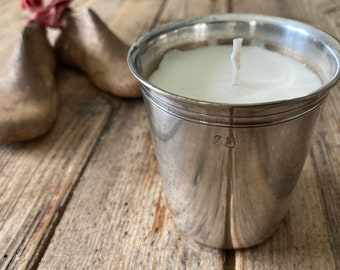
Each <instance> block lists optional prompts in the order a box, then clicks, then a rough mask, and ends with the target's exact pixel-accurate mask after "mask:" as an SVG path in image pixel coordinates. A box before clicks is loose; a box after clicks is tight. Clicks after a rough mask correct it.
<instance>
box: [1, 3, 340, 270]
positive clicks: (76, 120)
mask: <svg viewBox="0 0 340 270" xmlns="http://www.w3.org/2000/svg"><path fill="white" fill-rule="evenodd" d="M0 6H1V13H2V15H1V16H0V25H1V26H0V48H1V49H0V61H1V62H2V60H3V59H5V57H7V55H8V53H9V52H10V50H11V48H12V47H13V45H14V44H15V42H16V39H17V36H18V34H19V31H20V28H21V27H22V25H23V24H24V21H25V18H26V14H25V13H23V12H21V11H20V10H19V3H16V1H4V0H1V1H0ZM73 7H74V8H75V9H80V8H84V7H92V8H93V9H94V10H96V11H97V12H98V14H99V15H100V16H101V17H102V18H103V19H104V21H105V22H106V23H107V24H108V25H109V27H110V28H111V29H112V30H113V31H114V32H115V33H116V34H117V35H118V36H119V37H120V38H121V39H122V40H124V41H125V42H127V43H128V44H131V43H132V42H133V41H134V40H135V39H136V38H137V37H138V36H139V35H141V34H142V33H143V32H145V31H148V30H149V29H151V28H152V27H154V26H156V25H158V24H161V23H165V22H168V21H171V20H175V19H181V18H185V17H188V16H196V15H202V14H208V13H225V12H240V13H241V12H247V13H263V14H270V15H276V16H285V17H289V18H293V19H298V20H301V21H304V22H307V23H309V24H312V25H315V26H317V27H319V28H321V29H323V30H326V31H327V32H329V33H331V34H332V35H334V36H335V37H337V38H338V39H339V38H340V30H339V29H340V19H339V18H340V3H339V1H336V0H334V1H331V0H328V1H326V0H313V1H309V0H301V1H294V0H285V1H281V0H276V1H268V0H254V1H246V0H237V1H236V0H232V1H227V0H214V1H208V0H195V1H194V0H190V1H183V0H156V1H155V0H115V1H106V0H87V1H80V0H79V1H75V2H74V4H73ZM57 78H58V91H59V92H60V114H59V118H58V121H57V123H56V126H55V127H54V128H53V130H51V132H49V133H48V134H47V135H46V136H43V137H41V138H39V139H37V140H34V141H32V142H28V143H21V144H0V269H25V268H32V269H35V268H39V269H340V87H339V86H338V87H337V88H336V89H334V90H333V91H332V93H331V94H330V97H329V98H328V100H327V102H326V104H325V107H324V112H323V114H322V116H321V119H320V121H319V125H318V129H317V131H316V134H315V137H314V140H313V146H312V149H311V152H310V155H309V156H308V158H307V161H306V164H305V166H304V169H303V172H302V174H301V178H300V180H299V183H298V185H297V188H296V192H295V194H294V197H293V201H292V205H291V208H290V211H289V213H288V215H287V217H286V219H285V220H284V222H283V223H282V224H281V226H280V228H279V230H278V231H277V232H276V233H275V234H274V235H273V237H272V238H271V239H269V240H268V241H266V242H265V243H263V244H261V245H259V246H257V247H253V248H249V249H246V250H239V251H220V250H216V249H211V248H208V247H203V246H201V245H198V244H197V243H195V242H193V241H191V240H188V239H186V238H185V237H184V236H182V235H181V234H180V233H179V232H177V231H176V229H175V227H174V224H173V222H172V219H171V215H170V213H169V212H168V210H167V208H166V205H165V202H164V198H163V194H162V189H161V185H160V175H159V173H158V167H157V163H156V160H155V156H154V150H153V146H152V143H151V138H150V135H149V131H148V125H147V121H146V115H145V111H144V107H143V103H142V101H141V100H121V99H118V98H115V97H113V96H109V95H106V94H104V93H103V92H100V91H98V89H96V88H95V87H93V86H92V84H91V83H90V82H89V80H88V79H87V78H86V77H85V76H84V75H82V74H81V73H79V72H77V71H72V70H68V69H66V68H60V69H59V71H58V75H57Z"/></svg>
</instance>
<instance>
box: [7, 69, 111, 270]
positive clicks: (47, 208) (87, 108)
mask: <svg viewBox="0 0 340 270" xmlns="http://www.w3.org/2000/svg"><path fill="white" fill-rule="evenodd" d="M58 78H59V87H58V89H59V90H60V113H59V118H58V121H57V123H56V125H55V127H54V128H53V130H51V132H49V133H48V134H47V135H46V136H43V137H41V138H39V139H37V140H34V141H31V142H26V143H20V144H19V143H17V144H1V145H0V160H1V166H0V171H1V174H0V183H1V192H0V193H1V194H0V220H1V221H0V268H6V267H8V269H20V268H25V267H26V266H27V264H28V263H29V260H30V258H31V257H32V256H33V254H34V252H35V251H36V249H37V246H38V244H39V242H40V241H41V239H42V237H43V234H44V232H45V230H46V228H47V227H48V225H49V223H50V222H51V220H52V218H53V216H54V214H55V212H56V211H57V210H58V207H59V205H60V203H61V201H62V200H63V198H64V197H65V194H67V192H68V191H69V190H70V189H71V188H72V186H73V185H74V184H75V182H76V179H77V176H78V174H79V172H80V171H81V170H82V168H83V166H84V164H85V163H86V161H87V159H88V156H89V155H90V153H91V149H92V148H93V145H94V144H95V142H96V141H97V138H98V136H99V134H100V132H101V130H102V129H103V127H104V125H105V123H106V121H107V118H108V116H109V114H110V112H111V105H110V104H108V102H107V101H105V100H104V99H103V98H102V97H101V96H100V95H99V94H98V93H97V92H96V89H95V88H94V87H93V86H92V84H91V83H90V82H89V80H88V79H87V78H86V77H85V76H84V75H82V74H80V73H76V72H71V71H68V70H62V71H60V73H59V77H58Z"/></svg>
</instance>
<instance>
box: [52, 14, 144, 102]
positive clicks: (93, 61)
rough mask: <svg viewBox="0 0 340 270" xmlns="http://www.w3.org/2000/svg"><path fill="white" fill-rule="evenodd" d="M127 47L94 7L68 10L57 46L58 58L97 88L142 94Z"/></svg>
mask: <svg viewBox="0 0 340 270" xmlns="http://www.w3.org/2000/svg"><path fill="white" fill-rule="evenodd" d="M128 50H129V47H128V46H127V45H126V44H124V43H123V42H122V41H121V40H119V39H118V38H117V37H116V36H115V35H114V34H113V33H112V32H111V31H110V29H109V28H108V27H107V26H106V25H105V24H104V23H103V21H102V20H101V19H100V18H99V17H98V16H97V15H96V14H95V13H94V12H93V11H92V10H91V9H86V10H82V11H80V12H69V14H68V15H67V16H65V19H64V21H63V25H62V33H61V34H60V36H59V38H58V39H57V41H56V45H55V51H56V54H57V57H58V59H59V60H61V61H62V62H63V63H65V64H67V65H70V66H74V67H78V68H80V69H81V70H82V71H83V72H85V73H86V74H87V75H88V76H89V77H90V79H91V80H92V82H93V83H94V84H95V85H96V86H97V87H98V88H100V89H102V90H104V91H107V92H110V93H112V94H114V95H117V96H120V97H128V98H134V97H140V96H141V91H140V89H139V86H138V82H137V80H136V79H135V78H134V77H133V76H132V74H131V72H130V70H129V68H128V65H127V62H126V58H127V53H128Z"/></svg>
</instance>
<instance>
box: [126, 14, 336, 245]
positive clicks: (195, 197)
mask: <svg viewBox="0 0 340 270" xmlns="http://www.w3.org/2000/svg"><path fill="white" fill-rule="evenodd" d="M239 37H242V38H243V39H244V42H243V43H244V44H245V45H246V46H261V47H264V48H266V49H268V50H272V51H277V52H279V53H281V54H284V55H288V56H290V57H292V58H295V59H297V60H298V61H301V62H303V63H304V64H306V65H307V66H308V67H309V68H310V69H312V70H313V71H314V72H316V73H317V74H318V76H319V77H320V79H321V81H322V82H323V85H322V87H321V88H320V89H318V90H317V91H315V92H314V93H312V94H310V95H308V96H304V97H301V98H295V99H291V100H282V101H277V102H266V103H256V104H227V103H214V102H206V101H203V100H194V99H190V98H186V97H182V96H178V95H174V94H172V93H170V92H167V90H166V89H160V88H158V87H156V86H155V85H153V84H151V83H150V82H149V81H148V78H149V76H150V75H151V74H152V72H153V71H154V70H155V69H156V68H157V65H158V64H159V62H160V60H161V59H162V57H163V56H164V54H165V53H166V52H167V51H169V50H171V49H175V48H176V49H182V50H186V49H192V48H196V47H200V46H208V45H209V44H231V43H232V40H233V39H234V38H239ZM339 47H340V46H339V42H338V41H337V40H336V39H334V38H333V37H331V36H330V35H328V34H326V33H324V32H322V31H320V30H318V29H316V28H314V27H311V26H309V25H306V24H303V23H300V22H297V21H293V20H289V19H284V18H278V17H270V16H263V15H255V14H217V15H208V16H204V17H198V18H190V19H186V20H182V21H177V22H171V23H168V24H166V25H163V26H160V27H158V28H156V29H154V30H152V31H151V32H149V33H146V34H145V35H143V36H142V37H141V38H140V39H139V40H138V41H137V42H136V43H135V44H134V45H133V46H132V47H131V48H130V51H129V55H128V63H129V66H130V69H131V71H132V73H133V74H134V75H135V77H136V78H137V79H138V80H139V81H140V84H141V88H142V91H143V97H144V101H145V106H146V110H147V114H148V118H149V124H150V129H151V135H152V138H153V143H154V146H155V152H156V156H157V160H158V164H159V168H160V172H161V174H162V177H163V180H162V181H163V183H162V184H163V189H164V194H165V198H166V201H167V204H168V208H169V209H170V211H171V213H172V215H173V220H174V222H175V223H176V225H177V228H178V229H179V230H181V231H182V232H183V233H185V234H186V235H188V236H190V237H192V238H193V239H195V240H197V241H198V242H200V243H204V244H206V245H208V246H212V247H217V248H227V249H231V248H244V247H249V246H252V245H256V244H258V243H261V242H263V241H265V240H266V239H267V238H268V237H270V236H271V235H272V234H273V232H274V231H275V230H276V229H277V227H278V225H279V223H280V222H281V220H282V219H283V218H284V216H285V214H286V213H287V210H288V207H289V201H290V198H291V195H292V191H293V189H294V186H295V184H296V182H297V180H298V178H299V175H300V172H301V169H302V167H303V164H304V162H305V159H306V156H307V154H308V151H309V148H310V144H311V138H312V135H313V131H314V129H315V126H316V123H317V120H318V118H319V115H320V112H321V111H322V107H323V104H324V101H325V100H326V98H327V95H328V93H329V90H330V89H331V88H332V87H333V86H334V84H335V83H336V82H337V81H338V80H339V76H340V73H339V66H340V64H339V61H340V52H339V51H340V49H339Z"/></svg>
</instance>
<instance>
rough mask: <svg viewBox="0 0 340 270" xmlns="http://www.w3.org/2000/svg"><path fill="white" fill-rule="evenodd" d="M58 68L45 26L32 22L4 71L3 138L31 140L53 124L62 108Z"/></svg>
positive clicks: (0, 93)
mask: <svg viewBox="0 0 340 270" xmlns="http://www.w3.org/2000/svg"><path fill="white" fill-rule="evenodd" d="M55 70H56V60H55V55H54V52H53V49H52V48H51V46H50V44H49V42H48V40H47V38H46V35H45V33H44V32H43V29H42V28H41V27H40V26H39V25H38V24H37V23H34V22H31V23H28V24H27V25H26V26H25V27H24V29H23V30H22V32H21V35H20V39H19V42H18V43H17V46H16V48H15V50H14V54H13V56H12V58H9V60H8V63H7V64H5V65H3V66H2V68H1V71H0V76H1V78H0V141H25V140H30V139H33V138H36V137H38V136H41V135H43V134H44V133H46V132H47V131H48V130H49V129H50V128H51V127H52V125H53V123H54V122H55V120H56V117H57V110H58V102H57V101H58V98H57V93H56V89H55V88H56V86H55Z"/></svg>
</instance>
